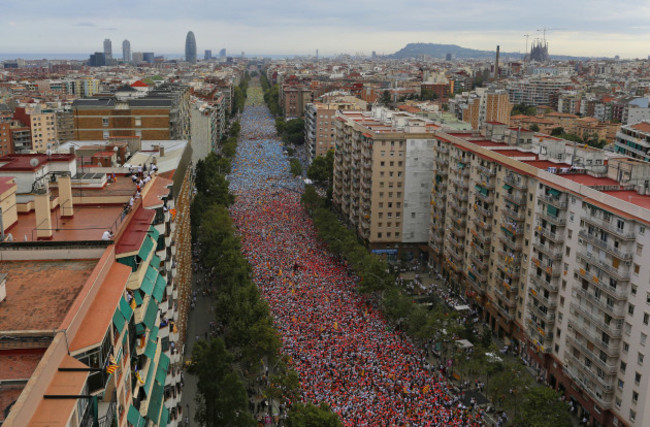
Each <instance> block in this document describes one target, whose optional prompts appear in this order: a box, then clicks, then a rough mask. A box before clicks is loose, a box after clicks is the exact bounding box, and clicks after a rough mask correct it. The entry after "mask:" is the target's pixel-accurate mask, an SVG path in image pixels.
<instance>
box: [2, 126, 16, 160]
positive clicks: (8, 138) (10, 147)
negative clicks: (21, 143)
mask: <svg viewBox="0 0 650 427" xmlns="http://www.w3.org/2000/svg"><path fill="white" fill-rule="evenodd" d="M13 152H14V142H13V139H12V135H11V121H9V120H5V121H2V120H0V156H4V155H7V154H12V153H13Z"/></svg>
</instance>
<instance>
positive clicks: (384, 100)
mask: <svg viewBox="0 0 650 427" xmlns="http://www.w3.org/2000/svg"><path fill="white" fill-rule="evenodd" d="M391 102H392V100H391V98H390V92H389V91H387V90H385V91H383V92H382V93H381V98H379V103H380V104H382V105H388V104H390V103H391Z"/></svg>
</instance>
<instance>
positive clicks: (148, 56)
mask: <svg viewBox="0 0 650 427" xmlns="http://www.w3.org/2000/svg"><path fill="white" fill-rule="evenodd" d="M154 58H155V55H154V54H153V52H142V60H143V61H144V62H148V63H149V64H153V61H154Z"/></svg>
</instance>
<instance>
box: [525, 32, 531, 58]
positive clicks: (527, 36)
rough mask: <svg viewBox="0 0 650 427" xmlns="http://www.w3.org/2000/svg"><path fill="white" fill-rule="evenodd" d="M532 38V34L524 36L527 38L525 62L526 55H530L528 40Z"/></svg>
mask: <svg viewBox="0 0 650 427" xmlns="http://www.w3.org/2000/svg"><path fill="white" fill-rule="evenodd" d="M532 36H533V35H532V34H524V37H526V50H525V51H524V60H525V59H526V55H528V39H529V38H531V37H532Z"/></svg>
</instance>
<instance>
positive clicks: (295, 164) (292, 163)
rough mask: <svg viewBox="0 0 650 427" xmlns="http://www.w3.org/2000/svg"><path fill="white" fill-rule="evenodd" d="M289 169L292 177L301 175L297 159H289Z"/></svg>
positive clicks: (300, 167) (300, 166)
mask: <svg viewBox="0 0 650 427" xmlns="http://www.w3.org/2000/svg"><path fill="white" fill-rule="evenodd" d="M289 169H290V170H291V173H292V174H293V176H298V175H302V165H301V164H300V160H298V159H291V160H290V161H289Z"/></svg>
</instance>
